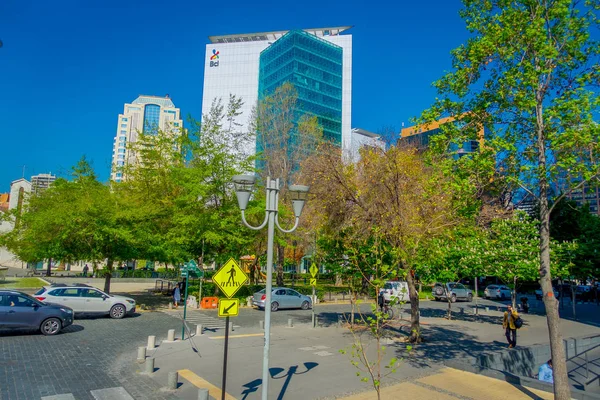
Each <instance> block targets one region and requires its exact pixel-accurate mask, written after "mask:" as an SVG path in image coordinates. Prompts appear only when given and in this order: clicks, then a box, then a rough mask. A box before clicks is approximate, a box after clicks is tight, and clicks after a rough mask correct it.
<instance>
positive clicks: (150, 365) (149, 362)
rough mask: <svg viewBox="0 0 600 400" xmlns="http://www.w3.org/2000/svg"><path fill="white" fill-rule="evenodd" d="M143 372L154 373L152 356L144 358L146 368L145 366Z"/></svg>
mask: <svg viewBox="0 0 600 400" xmlns="http://www.w3.org/2000/svg"><path fill="white" fill-rule="evenodd" d="M145 372H146V373H147V374H152V373H154V358H152V357H150V358H146V368H145Z"/></svg>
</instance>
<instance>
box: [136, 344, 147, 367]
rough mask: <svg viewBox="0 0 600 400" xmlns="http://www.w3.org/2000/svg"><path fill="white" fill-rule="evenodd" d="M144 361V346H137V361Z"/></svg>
mask: <svg viewBox="0 0 600 400" xmlns="http://www.w3.org/2000/svg"><path fill="white" fill-rule="evenodd" d="M144 361H146V348H145V347H138V355H137V362H138V363H140V364H141V363H143V362H144Z"/></svg>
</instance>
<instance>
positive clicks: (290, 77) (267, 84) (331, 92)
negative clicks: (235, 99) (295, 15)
mask: <svg viewBox="0 0 600 400" xmlns="http://www.w3.org/2000/svg"><path fill="white" fill-rule="evenodd" d="M342 72H343V51H342V48H341V47H340V46H337V45H335V44H333V43H330V42H328V41H326V40H323V39H321V38H319V37H317V36H315V35H311V34H309V33H307V32H304V31H299V30H296V31H291V32H288V33H286V34H285V35H284V36H283V37H282V38H281V39H279V40H278V41H276V42H275V43H273V44H272V45H271V46H269V47H268V48H267V49H265V50H264V51H263V52H262V53H261V54H260V64H259V77H258V92H259V95H258V96H259V100H260V99H262V98H264V97H265V96H267V95H269V94H271V93H273V92H274V91H275V89H277V88H278V87H279V86H281V85H283V84H284V83H286V82H289V83H292V84H293V85H294V87H295V88H296V90H297V92H298V100H297V102H296V109H295V110H294V114H295V116H296V117H295V118H296V120H295V121H294V123H297V122H298V118H299V117H300V116H301V115H308V116H315V117H317V120H318V121H319V125H321V127H323V134H324V136H325V138H326V139H327V140H329V141H331V142H333V143H335V144H337V145H338V146H341V144H342ZM257 145H258V143H257Z"/></svg>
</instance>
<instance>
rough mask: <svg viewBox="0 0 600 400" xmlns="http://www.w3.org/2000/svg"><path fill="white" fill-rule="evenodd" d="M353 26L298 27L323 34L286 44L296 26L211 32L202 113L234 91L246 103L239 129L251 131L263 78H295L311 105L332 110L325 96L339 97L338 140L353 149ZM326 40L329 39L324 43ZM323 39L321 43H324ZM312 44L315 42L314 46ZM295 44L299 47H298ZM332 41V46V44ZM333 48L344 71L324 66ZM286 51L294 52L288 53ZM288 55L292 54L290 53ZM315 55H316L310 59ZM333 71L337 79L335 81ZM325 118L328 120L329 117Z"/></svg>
mask: <svg viewBox="0 0 600 400" xmlns="http://www.w3.org/2000/svg"><path fill="white" fill-rule="evenodd" d="M350 28H351V27H350V26H344V27H333V28H319V29H303V30H302V31H292V32H306V33H308V34H310V35H312V36H311V37H313V38H314V37H316V38H317V39H318V40H312V39H310V38H308V39H307V40H304V39H305V38H302V37H300V39H299V40H304V44H302V43H300V42H299V41H298V40H295V41H291V40H290V41H289V43H288V42H286V44H285V45H281V46H279V47H277V45H276V44H275V43H276V42H277V41H278V40H279V39H281V38H282V37H284V35H286V34H287V33H289V32H290V31H275V32H260V33H248V34H235V35H224V36H210V37H209V40H210V43H209V44H207V45H206V54H205V60H204V90H203V97H202V114H203V115H205V114H207V113H208V112H209V110H210V108H211V104H212V102H213V100H214V99H215V98H221V99H222V101H223V103H224V104H226V103H227V101H228V99H229V95H230V94H234V95H236V96H237V97H239V98H241V99H242V100H243V102H244V105H243V107H242V109H241V111H242V114H241V115H240V116H239V117H238V118H237V121H236V122H237V123H239V124H241V126H240V127H239V131H240V132H248V126H249V124H248V123H249V118H250V114H251V110H252V108H253V106H255V105H256V104H257V101H258V99H259V95H260V93H259V80H262V87H263V89H264V88H265V87H266V86H268V85H269V82H274V81H277V79H280V80H279V81H281V80H291V81H292V83H294V84H295V85H296V86H297V87H298V88H299V92H300V97H299V101H304V102H306V104H308V106H306V109H307V110H308V109H311V110H325V112H328V111H327V110H328V108H327V107H329V105H327V104H324V103H325V102H324V101H323V98H324V97H327V99H326V100H327V101H330V102H333V103H334V106H333V107H332V108H331V110H333V112H335V113H336V115H335V121H334V122H332V123H333V125H334V126H335V128H333V129H334V130H335V135H336V142H338V143H339V144H340V145H341V146H342V148H343V149H346V150H349V148H350V145H351V126H352V120H351V119H352V35H349V34H342V33H343V32H345V31H346V30H348V29H350ZM297 36H302V35H297ZM311 40H312V41H313V42H314V43H308V45H307V44H306V42H310V41H311ZM323 40H324V41H326V42H328V43H329V44H323V42H322V41H323ZM317 42H320V43H321V48H319V43H317ZM281 43H283V42H281ZM330 44H333V45H334V46H331V45H330ZM311 45H313V46H312V47H311ZM271 46H273V48H272V49H273V50H274V51H273V53H278V54H269V55H268V56H269V60H268V63H267V60H266V58H267V57H263V62H264V65H262V71H261V53H263V52H264V53H263V56H266V55H267V54H266V53H267V52H266V51H265V50H267V49H269V48H270V47H271ZM292 47H294V48H293V49H292ZM326 47H330V49H327V48H326ZM339 48H341V51H340V49H339ZM327 51H329V52H330V53H331V52H333V53H335V57H336V59H335V61H334V62H335V65H334V66H333V67H332V69H333V68H335V71H339V72H332V73H330V72H329V71H326V70H325V69H324V68H322V65H323V64H322V63H323V62H325V63H327V62H328V61H329V60H328V59H327V57H329V55H328V54H329V53H327ZM299 52H304V55H302V56H296V58H294V55H292V54H293V53H295V54H298V53H299ZM282 53H283V54H282ZM286 54H287V55H290V56H289V57H287V56H286ZM307 55H309V56H307ZM285 57H287V59H284V58H285ZM311 59H312V60H313V61H310V60H311ZM314 60H316V61H314ZM311 63H312V65H311ZM267 64H268V65H267ZM279 65H281V68H280V67H279ZM292 65H293V66H292ZM299 66H300V67H299ZM261 74H262V76H261ZM325 75H327V76H325ZM259 77H260V79H259ZM324 77H325V78H326V79H324ZM332 77H333V78H334V80H335V83H332ZM325 90H329V92H325ZM302 91H304V92H302ZM303 93H305V95H303ZM331 93H333V94H331ZM303 96H304V97H303ZM315 115H318V116H319V118H320V116H322V115H323V111H321V114H319V111H316V114H315ZM324 120H325V121H327V119H326V118H325V119H324ZM340 120H341V124H340ZM340 125H341V127H340ZM252 146H253V148H252V149H248V150H249V152H250V153H255V152H256V147H255V146H256V143H253V144H252Z"/></svg>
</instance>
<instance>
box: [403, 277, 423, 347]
mask: <svg viewBox="0 0 600 400" xmlns="http://www.w3.org/2000/svg"><path fill="white" fill-rule="evenodd" d="M412 272H413V271H410V270H409V271H408V274H406V283H407V285H408V298H409V300H410V338H409V340H410V342H411V343H420V342H421V341H422V338H421V322H420V316H419V292H417V287H416V286H415V277H414V276H413V274H412Z"/></svg>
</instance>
